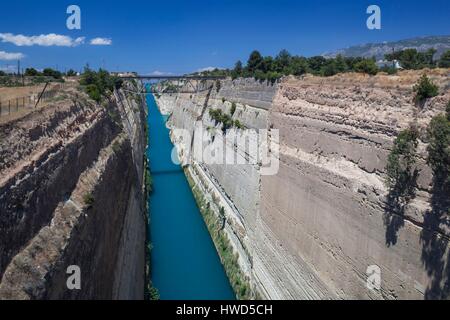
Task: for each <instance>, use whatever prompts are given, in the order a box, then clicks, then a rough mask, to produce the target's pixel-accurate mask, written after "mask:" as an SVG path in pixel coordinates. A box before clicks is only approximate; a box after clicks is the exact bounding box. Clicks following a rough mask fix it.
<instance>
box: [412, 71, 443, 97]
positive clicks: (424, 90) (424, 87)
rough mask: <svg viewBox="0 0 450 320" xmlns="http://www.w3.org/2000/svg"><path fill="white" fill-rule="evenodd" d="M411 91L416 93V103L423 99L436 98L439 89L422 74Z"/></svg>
mask: <svg viewBox="0 0 450 320" xmlns="http://www.w3.org/2000/svg"><path fill="white" fill-rule="evenodd" d="M413 91H414V92H415V93H416V97H415V100H416V102H421V101H423V100H425V99H428V98H432V97H435V96H437V95H438V93H439V88H438V86H437V85H435V84H434V83H433V81H431V80H430V79H429V78H428V77H427V76H426V75H425V74H424V75H422V77H420V79H419V81H418V83H417V84H416V85H415V86H414V88H413Z"/></svg>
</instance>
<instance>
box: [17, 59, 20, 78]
mask: <svg viewBox="0 0 450 320" xmlns="http://www.w3.org/2000/svg"><path fill="white" fill-rule="evenodd" d="M17 76H20V60H17Z"/></svg>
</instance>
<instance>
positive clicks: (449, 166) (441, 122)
mask: <svg viewBox="0 0 450 320" xmlns="http://www.w3.org/2000/svg"><path fill="white" fill-rule="evenodd" d="M449 108H450V104H449V106H447V109H449ZM428 137H429V140H430V142H429V145H428V159H427V162H428V164H429V165H430V167H431V168H432V169H433V172H434V174H435V176H436V177H437V178H439V179H440V180H442V181H447V182H450V181H449V179H450V117H449V113H448V111H447V115H438V116H436V117H434V118H433V119H432V120H431V122H430V125H429V127H428Z"/></svg>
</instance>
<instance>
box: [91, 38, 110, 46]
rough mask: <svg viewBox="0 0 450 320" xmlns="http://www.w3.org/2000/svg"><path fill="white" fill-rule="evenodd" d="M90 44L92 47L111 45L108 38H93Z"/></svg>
mask: <svg viewBox="0 0 450 320" xmlns="http://www.w3.org/2000/svg"><path fill="white" fill-rule="evenodd" d="M90 43H91V45H93V46H110V45H112V40H111V39H108V38H94V39H92V40H91V42H90Z"/></svg>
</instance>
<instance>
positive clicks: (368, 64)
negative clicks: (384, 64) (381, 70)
mask: <svg viewBox="0 0 450 320" xmlns="http://www.w3.org/2000/svg"><path fill="white" fill-rule="evenodd" d="M354 68H355V71H356V72H363V73H367V74H370V75H376V74H377V73H378V67H377V65H376V64H375V61H374V60H372V59H364V60H362V61H360V62H358V63H356V64H355V66H354Z"/></svg>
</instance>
